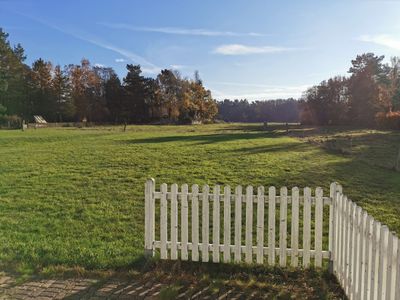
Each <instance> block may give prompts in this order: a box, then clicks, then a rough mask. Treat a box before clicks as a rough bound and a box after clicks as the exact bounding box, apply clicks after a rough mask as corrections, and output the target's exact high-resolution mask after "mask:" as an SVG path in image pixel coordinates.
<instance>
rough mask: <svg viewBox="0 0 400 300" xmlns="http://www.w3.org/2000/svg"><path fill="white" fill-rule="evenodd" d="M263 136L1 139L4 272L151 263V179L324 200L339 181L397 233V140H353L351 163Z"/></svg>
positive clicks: (114, 134) (43, 132)
mask: <svg viewBox="0 0 400 300" xmlns="http://www.w3.org/2000/svg"><path fill="white" fill-rule="evenodd" d="M261 129H262V125H244V124H231V125H228V124H227V125H225V124H222V125H204V126H129V127H128V129H127V131H126V132H123V131H122V127H96V128H87V129H73V128H64V129H62V128H54V129H37V130H33V129H32V130H28V131H26V132H22V131H0V259H1V262H2V264H3V265H4V266H6V267H8V268H11V267H13V268H15V269H16V270H18V269H21V270H22V271H21V272H27V271H24V270H26V269H29V268H30V269H32V270H40V269H42V268H44V267H47V268H48V267H49V266H58V265H62V266H66V267H77V266H78V267H80V268H85V269H119V268H124V269H126V268H129V267H131V266H132V265H133V264H135V263H136V262H137V260H138V259H139V258H140V257H141V255H142V253H143V247H144V238H143V234H144V226H143V224H144V196H143V193H144V182H145V180H146V179H147V178H149V177H154V178H155V179H156V182H157V184H159V183H162V182H166V183H169V184H170V183H174V182H176V183H179V184H182V183H188V184H193V183H197V184H200V185H201V184H206V183H207V184H210V185H213V184H230V185H231V186H234V185H237V184H241V185H243V186H245V185H249V184H251V185H253V186H257V185H265V186H268V185H275V186H277V187H280V186H283V185H286V186H288V187H289V188H291V187H293V186H299V187H304V186H311V187H316V186H322V187H323V188H324V190H325V193H327V191H328V186H329V184H330V182H332V181H338V182H340V183H342V184H343V186H344V191H345V193H346V194H348V195H349V196H350V197H351V198H352V199H353V200H355V201H356V202H358V203H360V204H361V205H362V206H363V207H365V208H366V209H367V210H368V211H369V212H370V213H371V214H372V215H373V216H374V217H376V218H378V219H379V220H380V221H382V222H384V223H386V224H388V225H389V227H390V229H391V230H395V231H397V232H400V220H399V219H398V215H399V213H400V206H399V200H400V199H399V198H400V173H396V172H394V171H393V170H390V169H389V168H386V167H384V166H385V165H386V163H382V160H384V159H387V157H391V156H392V155H394V154H392V152H393V153H395V152H396V151H397V150H396V149H395V148H396V147H395V146H396V141H400V138H399V134H395V133H379V132H376V133H375V134H376V135H375V137H374V136H373V135H372V136H371V135H369V136H368V139H365V140H362V139H361V140H356V138H357V137H355V138H354V139H355V141H354V143H355V145H356V146H354V147H355V150H354V154H352V155H343V154H342V153H339V152H336V151H330V149H326V148H324V147H319V146H318V145H316V144H314V143H312V142H309V141H307V139H298V138H296V137H291V136H288V135H286V134H285V129H284V128H283V130H278V131H276V130H272V131H263V130H261ZM336 133H337V132H335V134H336ZM364 133H365V132H364ZM307 134H308V133H307ZM359 134H361V133H359ZM361 136H362V134H361ZM312 138H318V136H314V137H312ZM357 141H358V142H357ZM376 141H380V142H379V149H378V150H379V151H378V150H376V145H375V142H376ZM382 141H384V142H382Z"/></svg>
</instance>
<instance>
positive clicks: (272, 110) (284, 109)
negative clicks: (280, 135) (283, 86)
mask: <svg viewBox="0 0 400 300" xmlns="http://www.w3.org/2000/svg"><path fill="white" fill-rule="evenodd" d="M299 113H300V105H299V101H298V100H296V99H293V98H289V99H278V100H268V101H253V102H249V101H247V100H234V101H231V100H228V99H225V100H224V101H220V102H218V118H219V119H221V120H224V121H226V122H291V123H293V122H299Z"/></svg>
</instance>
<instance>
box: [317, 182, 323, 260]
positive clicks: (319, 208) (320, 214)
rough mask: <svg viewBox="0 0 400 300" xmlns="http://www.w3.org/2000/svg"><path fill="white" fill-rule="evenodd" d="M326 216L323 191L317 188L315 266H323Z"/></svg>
mask: <svg viewBox="0 0 400 300" xmlns="http://www.w3.org/2000/svg"><path fill="white" fill-rule="evenodd" d="M323 217H324V202H323V191H322V189H321V188H317V189H316V190H315V266H316V267H322V229H323V228H322V227H323Z"/></svg>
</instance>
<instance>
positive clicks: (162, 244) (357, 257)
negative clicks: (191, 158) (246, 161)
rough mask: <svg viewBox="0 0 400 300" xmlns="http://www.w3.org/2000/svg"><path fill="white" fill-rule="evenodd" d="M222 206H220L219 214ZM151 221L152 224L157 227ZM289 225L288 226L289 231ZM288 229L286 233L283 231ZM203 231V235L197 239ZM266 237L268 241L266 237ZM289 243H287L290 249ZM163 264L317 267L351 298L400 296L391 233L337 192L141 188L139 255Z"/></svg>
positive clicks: (397, 250) (398, 255)
mask: <svg viewBox="0 0 400 300" xmlns="http://www.w3.org/2000/svg"><path fill="white" fill-rule="evenodd" d="M221 206H222V207H223V209H221ZM156 221H157V222H156ZM289 227H290V228H289ZM288 229H289V230H288ZM200 233H201V234H200ZM265 237H267V239H265ZM289 244H290V245H289ZM156 250H159V252H160V257H161V259H171V260H177V259H181V260H191V261H202V262H209V261H210V260H211V261H212V262H214V263H218V262H220V261H223V262H226V263H229V262H236V263H238V262H243V261H244V262H246V263H257V264H263V263H264V261H266V262H267V263H268V265H270V266H274V265H277V264H278V265H279V266H282V267H285V266H288V265H290V266H292V267H304V268H308V267H310V266H315V267H322V266H323V262H324V261H325V262H327V264H328V267H329V269H330V271H331V272H333V273H334V274H335V275H336V277H337V279H338V281H339V283H340V284H341V286H342V288H343V290H344V291H345V293H346V295H347V296H348V297H349V298H350V299H371V300H375V299H376V300H380V299H389V300H395V299H400V247H399V241H398V238H397V237H396V235H395V234H393V233H391V232H389V230H388V228H387V226H385V225H381V223H379V222H377V221H375V220H374V219H373V218H372V217H371V216H369V215H368V214H367V213H366V212H365V211H363V210H362V209H361V208H360V207H359V206H357V205H356V204H355V203H354V202H352V201H351V200H349V199H348V198H347V197H346V196H345V195H344V194H343V193H342V187H341V186H340V185H339V184H337V183H332V184H331V185H330V191H329V195H328V196H324V195H323V190H322V189H321V188H319V187H317V188H316V189H315V191H314V192H313V191H312V190H311V188H308V187H306V188H304V189H303V190H302V193H301V191H300V189H299V188H297V187H294V188H292V189H291V191H290V193H288V189H287V188H286V187H282V188H280V189H279V193H278V192H277V189H276V188H275V187H273V186H272V187H269V188H268V190H267V191H266V190H265V188H264V187H262V186H261V187H258V188H257V190H256V191H255V189H254V188H253V187H252V186H247V187H246V188H245V189H243V188H242V187H241V186H237V187H236V188H235V190H234V191H232V190H231V188H230V187H229V186H224V187H223V189H222V188H221V186H219V185H216V186H214V187H213V188H212V190H210V187H209V186H208V185H204V186H203V187H202V188H201V190H200V189H199V186H198V185H196V184H194V185H192V187H191V189H190V191H189V187H188V185H187V184H183V185H182V186H181V188H180V189H179V187H178V185H177V184H172V185H171V186H170V189H168V186H167V184H165V183H163V184H161V186H160V190H159V191H156V187H155V182H154V179H149V180H148V181H147V182H146V184H145V251H146V254H147V255H154V253H155V251H156Z"/></svg>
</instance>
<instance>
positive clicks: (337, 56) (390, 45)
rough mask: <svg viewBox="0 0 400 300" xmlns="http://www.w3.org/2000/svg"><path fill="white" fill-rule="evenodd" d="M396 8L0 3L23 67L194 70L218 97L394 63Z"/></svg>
mask: <svg viewBox="0 0 400 300" xmlns="http://www.w3.org/2000/svg"><path fill="white" fill-rule="evenodd" d="M399 16H400V1H378V0H376V1H361V0H359V1H350V0H347V1H321V0H319V1H267V0H263V1H261V0H247V1H244V0H243V1H241V0H230V1H222V0H219V1H216V0H214V1H211V0H202V1H191V0H187V1H183V0H182V1H178V0H168V1H165V0H158V1H152V0H146V1H139V0H136V1H135V0H131V1H119V0H114V1H103V0H97V1H94V0H91V1H89V0H86V1H77V0H69V1H48V0H26V1H22V0H13V1H11V0H9V1H7V0H0V27H3V29H4V30H5V31H6V32H8V33H10V39H11V42H12V43H17V42H20V43H21V44H22V45H23V46H24V48H25V50H26V53H27V56H28V59H27V62H28V63H31V62H32V61H34V60H35V59H37V58H39V57H42V58H44V59H47V60H50V61H52V62H53V63H54V64H61V65H65V64H68V63H79V61H80V60H81V59H82V58H83V57H85V58H88V59H89V60H90V61H91V62H92V63H93V64H101V65H106V66H110V67H113V68H114V69H115V70H116V72H117V73H118V74H119V75H120V76H121V77H123V76H124V75H125V73H126V72H125V65H126V64H127V63H134V64H140V65H141V66H142V68H143V71H144V72H145V75H146V76H155V75H156V74H157V72H159V70H160V69H163V68H175V69H177V70H179V71H180V72H181V74H182V75H183V76H192V74H193V72H194V70H199V72H200V76H201V77H202V79H203V81H204V84H205V85H206V87H207V88H209V89H211V91H212V92H213V96H214V97H215V98H217V99H223V98H231V99H232V98H247V99H249V100H255V99H274V98H279V97H299V96H300V95H301V92H302V91H304V90H305V89H306V88H307V87H308V86H311V85H313V84H317V83H319V82H320V81H321V80H323V79H326V78H328V77H331V76H334V75H344V74H346V72H347V70H348V69H349V66H350V61H351V59H353V58H355V56H356V55H357V54H361V53H363V52H370V51H372V52H375V53H376V54H379V55H385V56H386V58H387V59H388V58H389V57H390V56H394V55H398V56H400V17H399Z"/></svg>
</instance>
